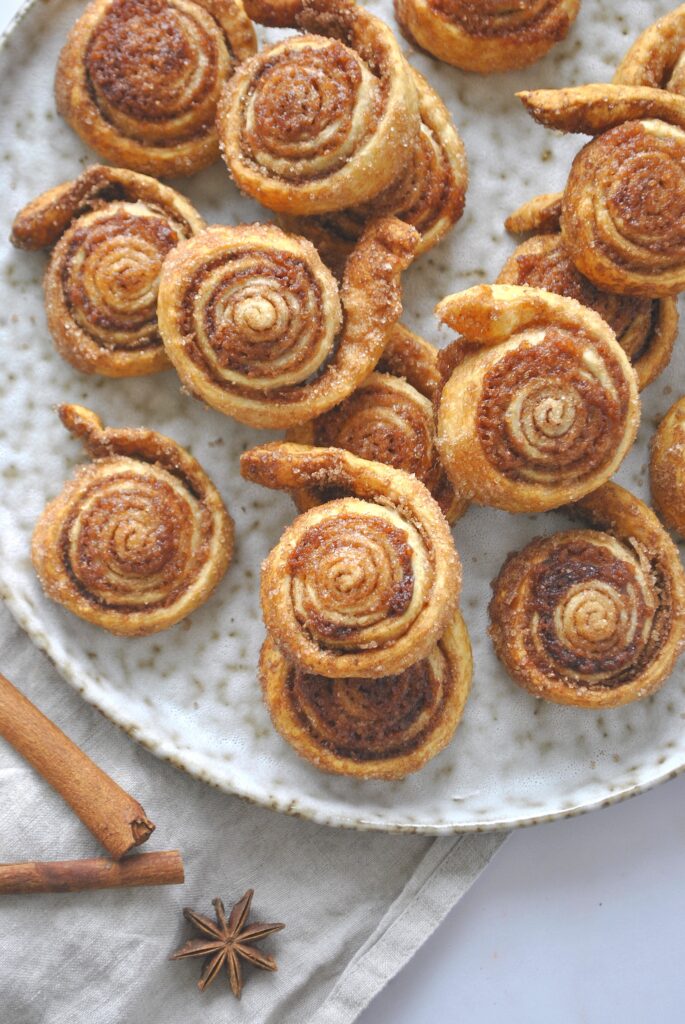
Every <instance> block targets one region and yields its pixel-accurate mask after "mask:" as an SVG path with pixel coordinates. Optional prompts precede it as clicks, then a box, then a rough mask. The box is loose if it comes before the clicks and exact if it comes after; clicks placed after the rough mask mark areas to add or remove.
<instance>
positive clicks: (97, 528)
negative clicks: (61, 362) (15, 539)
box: [31, 405, 233, 636]
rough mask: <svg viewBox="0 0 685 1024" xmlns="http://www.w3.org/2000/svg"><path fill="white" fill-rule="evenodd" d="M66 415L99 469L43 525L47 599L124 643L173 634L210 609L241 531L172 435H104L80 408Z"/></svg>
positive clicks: (107, 431) (37, 559)
mask: <svg viewBox="0 0 685 1024" xmlns="http://www.w3.org/2000/svg"><path fill="white" fill-rule="evenodd" d="M59 414H60V418H61V420H62V422H63V423H64V425H65V427H66V428H67V429H68V430H69V431H71V433H73V434H74V435H76V436H77V437H79V438H81V440H82V441H83V443H84V445H85V447H86V450H87V451H88V453H89V455H90V456H91V457H92V459H93V461H92V462H91V463H89V464H88V465H86V466H81V467H80V468H79V469H77V471H76V473H75V474H74V476H73V478H72V479H71V480H70V481H69V482H68V483H67V484H66V485H65V487H64V489H63V490H62V492H61V493H60V494H59V495H58V496H57V497H56V498H54V499H53V500H52V501H51V502H49V503H48V505H47V506H46V507H45V510H44V512H43V513H42V515H41V517H40V519H39V521H38V523H37V525H36V528H35V531H34V534H33V542H32V546H31V557H32V559H33V564H34V567H35V570H36V573H37V574H38V578H39V579H40V582H41V584H42V586H43V589H44V591H45V593H46V594H47V596H48V597H50V598H52V600H53V601H57V602H58V603H59V604H61V605H64V607H65V608H67V609H68V610H69V611H70V612H73V613H74V615H78V616H79V617H80V618H82V619H85V620H86V621H87V622H90V623H92V624H93V625H96V626H101V627H102V628H103V629H107V630H109V632H110V633H116V634H117V635H118V636H145V635H147V634H149V633H157V632H159V630H162V629H167V628H168V627H169V626H173V625H174V623H176V622H179V621H180V620H181V619H183V618H185V617H186V616H187V615H189V614H190V612H192V611H194V610H195V609H196V608H197V607H198V606H199V605H201V604H203V603H204V601H206V600H207V598H208V597H209V595H210V594H211V592H212V591H213V590H214V588H215V587H216V585H217V584H218V583H219V581H220V580H221V578H222V576H223V575H224V573H225V572H226V569H227V568H228V566H229V564H230V561H231V557H232V553H233V523H232V520H231V518H230V516H229V515H228V512H227V511H226V509H225V507H224V504H223V502H222V500H221V498H220V496H219V493H218V492H217V490H216V488H215V487H214V485H213V484H212V482H211V481H210V479H209V478H208V476H207V474H206V473H205V472H204V470H203V469H202V468H201V466H200V465H199V463H198V462H197V461H196V460H195V459H194V458H192V456H190V455H189V454H188V453H187V452H186V451H184V449H183V448H181V446H180V445H178V444H176V442H175V441H172V440H171V439H170V438H168V437H164V436H163V435H162V434H157V433H155V431H153V430H138V429H127V428H122V429H113V428H104V427H103V426H102V423H101V422H100V420H99V419H98V417H97V416H96V415H95V414H94V413H92V412H91V411H90V410H89V409H85V408H83V407H82V406H79V405H62V406H60V407H59Z"/></svg>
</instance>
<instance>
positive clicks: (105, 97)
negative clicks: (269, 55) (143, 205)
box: [55, 0, 257, 177]
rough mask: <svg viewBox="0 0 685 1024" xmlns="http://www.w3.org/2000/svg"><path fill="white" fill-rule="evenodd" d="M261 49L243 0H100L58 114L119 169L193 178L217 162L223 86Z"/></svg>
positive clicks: (67, 67) (74, 39)
mask: <svg viewBox="0 0 685 1024" xmlns="http://www.w3.org/2000/svg"><path fill="white" fill-rule="evenodd" d="M256 48H257V44H256V39H255V34H254V29H253V27H252V22H251V21H250V19H249V18H248V16H247V15H246V13H245V10H244V8H243V5H242V0H93V2H92V3H91V4H89V6H88V7H86V9H85V11H84V12H83V14H82V15H81V17H80V18H79V19H78V21H77V22H76V24H75V25H74V27H73V28H72V30H71V32H70V33H69V37H68V39H67V42H66V44H65V46H64V48H63V50H62V52H61V54H60V58H59V63H58V65H57V77H56V80H55V94H56V97H57V109H58V110H59V112H60V114H61V115H62V117H64V118H65V120H66V121H68V123H69V124H70V125H71V127H72V128H73V130H74V131H75V132H76V134H77V135H78V136H80V138H81V139H82V140H83V141H84V142H85V143H86V144H87V145H89V146H91V147H92V148H93V149H94V150H95V152H96V153H99V154H100V156H102V157H104V158H105V159H106V160H111V162H112V163H115V164H121V165H122V166H124V167H130V168H132V169H133V170H134V171H142V172H143V173H145V174H153V175H155V176H159V177H165V176H170V175H177V174H194V173H195V171H199V170H200V169H201V168H203V167H207V166H208V165H209V164H211V163H213V162H214V161H215V160H216V159H217V157H218V156H219V140H218V136H217V131H216V126H215V123H214V122H215V118H216V108H217V104H218V102H219V96H220V94H221V89H222V87H223V84H224V82H225V81H226V79H227V78H228V77H229V76H230V75H231V74H232V72H233V69H234V67H235V65H236V64H237V63H238V62H240V61H243V60H246V59H247V58H248V57H249V56H251V55H252V54H253V53H254V52H255V50H256Z"/></svg>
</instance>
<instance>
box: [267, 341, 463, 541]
mask: <svg viewBox="0 0 685 1024" xmlns="http://www.w3.org/2000/svg"><path fill="white" fill-rule="evenodd" d="M394 339H397V342H396V344H393V340H394ZM388 349H389V350H390V352H388ZM388 349H386V351H385V353H384V356H383V361H384V362H385V361H387V362H389V363H390V364H391V366H392V370H391V371H390V372H388V373H372V374H371V375H370V376H369V377H367V378H366V380H365V381H363V382H362V383H361V384H360V385H359V387H358V388H357V390H356V391H354V392H353V393H352V394H351V395H350V396H349V398H346V399H345V400H344V401H343V402H341V403H340V405H337V406H336V407H335V408H334V409H331V410H329V411H328V412H326V413H323V415H321V416H318V417H317V418H316V419H314V420H309V421H308V422H307V423H303V424H302V425H301V426H297V427H291V428H290V429H289V430H288V432H287V435H286V436H287V439H288V440H289V441H294V442H296V443H298V444H308V445H315V446H318V447H320V448H344V449H345V450H346V451H349V452H352V453H353V455H358V456H359V458H361V459H368V460H370V461H372V462H383V463H385V465H387V466H394V468H395V469H403V470H404V471H405V472H407V473H413V475H414V476H415V477H416V478H417V479H418V480H420V481H421V483H423V484H425V485H426V487H427V488H428V490H429V491H430V492H431V494H432V495H433V497H434V498H435V500H436V501H437V503H438V505H439V506H440V508H441V509H442V511H443V513H444V515H445V517H446V519H447V521H448V522H450V523H453V522H455V521H456V520H457V519H458V518H459V516H461V515H463V513H464V512H465V510H466V503H465V502H464V501H461V500H460V499H458V498H457V497H456V496H455V494H454V488H453V487H452V485H451V484H450V482H449V480H448V478H447V476H446V474H445V471H444V470H443V468H442V466H441V465H440V460H439V458H438V453H437V449H436V447H435V425H434V416H433V402H432V398H433V395H434V393H435V390H434V389H435V378H436V377H437V376H438V370H437V352H436V350H435V349H434V348H433V346H432V345H429V344H428V342H426V341H424V340H423V339H422V338H419V337H418V336H417V335H416V334H412V332H411V331H408V330H407V329H406V328H405V327H402V326H401V325H399V324H398V325H397V326H396V327H395V328H394V330H393V333H392V335H391V340H390V344H389V345H388ZM410 378H411V379H413V380H414V382H415V383H414V384H411V383H410ZM340 496H341V495H340V492H339V491H338V492H336V491H331V490H326V489H324V488H320V487H307V488H302V489H300V490H297V491H294V492H293V498H294V500H295V503H296V505H297V507H298V508H299V509H300V511H301V512H305V511H306V510H307V509H309V508H313V507H314V506H315V505H319V504H321V503H322V502H325V501H331V500H332V499H333V498H338V497H340Z"/></svg>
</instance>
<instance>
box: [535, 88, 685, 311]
mask: <svg viewBox="0 0 685 1024" xmlns="http://www.w3.org/2000/svg"><path fill="white" fill-rule="evenodd" d="M519 96H520V98H521V99H522V101H523V103H524V105H525V106H526V108H527V109H528V112H529V113H530V114H531V115H532V116H533V117H534V118H535V119H536V121H539V122H540V123H541V124H545V125H547V126H548V127H550V128H556V129H561V130H562V131H567V132H583V133H585V134H588V135H594V136H595V138H594V139H593V140H592V141H591V142H589V143H588V144H587V145H586V146H583V148H582V149H581V151H580V152H579V153H578V155H577V156H576V158H575V160H574V161H573V166H572V168H571V173H570V175H569V179H568V182H567V185H566V188H565V190H564V197H563V200H562V212H561V234H562V238H563V241H564V245H565V247H566V249H567V251H568V253H569V255H570V257H571V259H572V260H573V262H574V264H575V265H576V267H577V268H578V270H580V272H581V273H582V274H584V275H585V277H588V278H589V279H590V280H591V281H592V283H593V284H595V285H597V286H598V287H599V288H603V289H604V290H606V291H609V292H618V293H619V294H621V295H639V296H644V297H645V298H649V299H651V298H656V297H661V296H668V295H676V294H677V293H678V292H681V291H683V289H685V96H681V95H679V94H677V93H675V92H668V91H666V90H664V89H652V88H648V87H646V86H627V85H583V86H579V87H577V88H571V89H539V90H537V91H534V92H523V93H520V94H519Z"/></svg>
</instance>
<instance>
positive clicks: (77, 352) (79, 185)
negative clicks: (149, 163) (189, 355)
mask: <svg viewBox="0 0 685 1024" xmlns="http://www.w3.org/2000/svg"><path fill="white" fill-rule="evenodd" d="M204 226H205V223H204V221H203V219H202V217H201V216H200V215H199V213H197V211H196V210H195V209H194V208H193V206H192V205H191V204H190V203H189V202H188V200H187V199H184V197H183V196H182V195H180V194H179V193H178V192H176V191H174V189H172V188H169V187H168V186H166V185H161V184H160V183H159V182H158V181H155V179H154V178H148V177H147V176H146V175H143V174H136V173H135V171H126V170H122V169H120V168H118V167H103V166H99V165H97V164H96V165H94V166H93V167H89V168H88V169H87V170H86V171H84V172H83V174H80V175H79V176H78V178H75V179H74V181H67V182H65V183H64V184H63V185H58V186H57V187H56V188H52V189H50V191H49V192H44V193H43V195H40V196H38V198H37V199H34V200H33V201H32V202H31V203H29V204H28V206H25V207H24V209H23V210H21V211H20V212H19V213H18V214H17V216H16V217H15V220H14V224H13V225H12V242H13V244H14V245H16V246H18V247H19V248H22V249H41V248H47V247H48V246H51V245H54V246H55V248H54V249H53V252H52V255H51V256H50V261H49V263H48V267H47V270H46V273H45V308H46V314H47V320H48V327H49V329H50V333H51V335H52V337H53V339H54V342H55V345H56V347H57V351H58V352H59V353H60V355H61V356H63V357H64V358H65V359H66V360H68V362H70V363H71V365H72V366H75V367H76V369H77V370H81V371H82V372H83V373H102V374H104V375H105V376H107V377H134V376H139V375H141V374H145V373H154V372H155V371H157V370H163V369H165V368H166V367H167V366H168V365H169V361H168V359H167V357H166V355H165V353H164V346H163V345H162V339H161V338H160V336H159V330H158V328H157V288H158V284H159V274H160V270H161V267H162V261H163V260H164V257H165V256H166V255H167V253H169V252H170V251H171V249H173V247H174V246H175V245H177V244H178V242H180V241H181V239H184V238H190V237H191V236H192V235H194V234H195V233H196V232H198V231H201V230H202V229H203V228H204ZM55 243H56V244H55Z"/></svg>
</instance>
